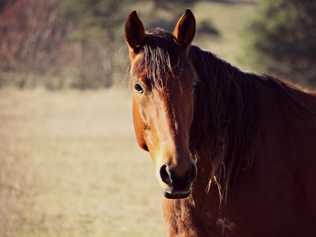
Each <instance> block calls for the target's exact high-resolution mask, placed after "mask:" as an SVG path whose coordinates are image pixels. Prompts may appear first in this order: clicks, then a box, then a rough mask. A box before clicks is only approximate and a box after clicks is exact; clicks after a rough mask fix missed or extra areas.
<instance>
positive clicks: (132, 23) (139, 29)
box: [125, 11, 145, 53]
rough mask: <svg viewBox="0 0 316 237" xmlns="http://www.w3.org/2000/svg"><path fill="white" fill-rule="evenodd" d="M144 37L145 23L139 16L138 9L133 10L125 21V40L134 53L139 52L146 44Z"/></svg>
mask: <svg viewBox="0 0 316 237" xmlns="http://www.w3.org/2000/svg"><path fill="white" fill-rule="evenodd" d="M144 37H145V30H144V26H143V23H142V22H141V21H140V19H139V18H138V16H137V13H136V11H132V12H131V13H130V14H129V16H128V17H127V20H126V22H125V40H126V42H127V44H128V46H129V48H130V49H132V50H133V52H134V53H138V52H139V50H140V49H141V48H142V47H143V46H144Z"/></svg>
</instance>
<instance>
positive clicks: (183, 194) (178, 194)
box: [164, 190, 191, 199]
mask: <svg viewBox="0 0 316 237" xmlns="http://www.w3.org/2000/svg"><path fill="white" fill-rule="evenodd" d="M190 193H191V190H185V191H169V190H168V191H164V196H165V198H168V199H182V198H187V197H188V196H189V195H190Z"/></svg>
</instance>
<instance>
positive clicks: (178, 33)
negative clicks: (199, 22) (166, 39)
mask: <svg viewBox="0 0 316 237" xmlns="http://www.w3.org/2000/svg"><path fill="white" fill-rule="evenodd" d="M195 25H196V23H195V17H194V15H193V13H192V12H191V11H190V10H189V9H187V10H186V11H185V13H184V14H183V15H182V16H181V17H180V19H179V20H178V22H177V24H176V26H175V28H174V30H173V36H174V37H175V38H176V40H177V42H178V43H179V44H180V45H182V46H183V47H187V46H188V45H189V44H191V42H192V41H193V38H194V35H195Z"/></svg>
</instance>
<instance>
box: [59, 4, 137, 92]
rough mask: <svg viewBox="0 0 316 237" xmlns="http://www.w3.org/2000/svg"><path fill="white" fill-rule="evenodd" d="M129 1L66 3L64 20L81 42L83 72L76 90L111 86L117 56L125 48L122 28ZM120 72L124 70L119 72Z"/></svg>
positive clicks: (76, 83)
mask: <svg viewBox="0 0 316 237" xmlns="http://www.w3.org/2000/svg"><path fill="white" fill-rule="evenodd" d="M131 2H133V1H128V0H121V1H117V0H63V1H60V13H61V15H62V17H63V18H64V19H65V20H66V21H68V22H71V24H72V25H73V26H74V28H75V29H74V31H73V32H72V34H71V35H70V36H69V38H70V39H71V40H72V41H75V42H77V43H79V45H80V48H81V50H80V51H81V53H80V55H79V56H80V58H81V59H80V64H81V66H80V72H79V78H78V80H76V81H75V85H74V86H75V87H78V88H81V89H84V88H89V87H91V88H94V87H100V86H101V87H110V86H111V85H112V84H113V74H114V71H115V70H117V69H118V68H117V65H119V66H122V64H124V63H119V64H116V63H115V60H116V53H117V52H118V51H119V48H120V47H122V45H123V44H122V41H123V39H122V25H123V22H124V20H125V18H126V15H127V9H126V11H124V9H125V8H124V7H126V5H128V4H127V3H131ZM118 71H122V69H121V70H118Z"/></svg>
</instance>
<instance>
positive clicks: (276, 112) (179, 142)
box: [125, 10, 316, 237]
mask: <svg viewBox="0 0 316 237" xmlns="http://www.w3.org/2000/svg"><path fill="white" fill-rule="evenodd" d="M194 34H195V18H194V16H193V14H192V12H191V11H190V10H187V11H186V12H185V14H184V15H183V16H182V17H181V18H180V19H179V21H178V22H177V24H176V26H175V29H174V31H173V33H167V32H165V31H163V30H157V29H156V30H154V31H152V32H145V31H144V27H143V24H142V22H141V21H140V20H139V18H138V16H137V14H136V12H135V11H134V12H132V13H131V14H130V15H129V17H128V19H127V21H126V25H125V37H126V42H127V44H128V48H129V57H130V61H131V86H132V100H133V118H134V127H135V133H136V138H137V142H138V144H139V145H140V147H141V148H143V149H144V150H146V151H148V152H149V153H150V155H151V157H152V159H153V161H154V163H155V167H156V174H157V178H158V180H159V182H160V183H161V186H162V188H163V191H164V196H165V198H164V216H165V220H166V223H167V225H168V230H169V236H183V237H185V236H200V237H201V236H202V237H207V236H243V237H248V236H249V237H254V236H255V237H260V236H264V237H267V236H269V237H271V236H276V237H283V236H287V237H288V236H316V186H315V182H316V96H315V95H313V94H312V93H307V92H304V91H303V90H301V89H298V88H296V87H295V86H293V85H290V84H289V83H285V82H282V81H280V80H278V79H275V78H272V77H270V76H265V75H264V76H262V75H256V74H252V73H246V72H242V71H241V70H239V69H238V68H236V67H234V66H232V65H230V64H229V63H227V62H225V61H223V60H221V59H219V58H217V57H216V56H215V55H214V54H212V53H210V52H206V51H203V50H201V49H200V48H198V47H196V46H193V45H191V42H192V40H193V37H194Z"/></svg>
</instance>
